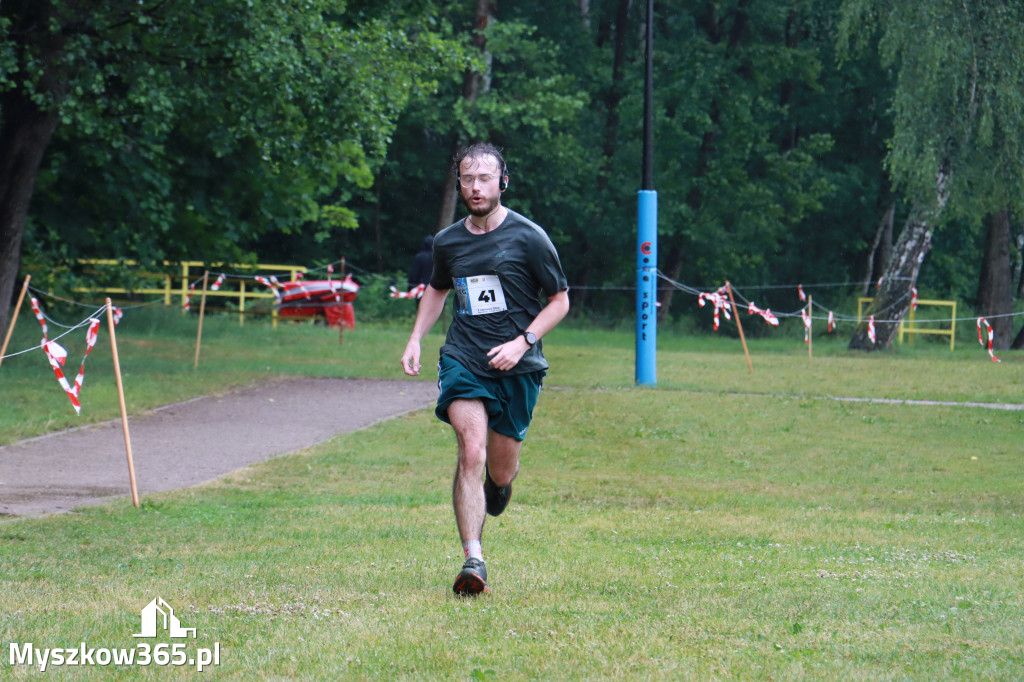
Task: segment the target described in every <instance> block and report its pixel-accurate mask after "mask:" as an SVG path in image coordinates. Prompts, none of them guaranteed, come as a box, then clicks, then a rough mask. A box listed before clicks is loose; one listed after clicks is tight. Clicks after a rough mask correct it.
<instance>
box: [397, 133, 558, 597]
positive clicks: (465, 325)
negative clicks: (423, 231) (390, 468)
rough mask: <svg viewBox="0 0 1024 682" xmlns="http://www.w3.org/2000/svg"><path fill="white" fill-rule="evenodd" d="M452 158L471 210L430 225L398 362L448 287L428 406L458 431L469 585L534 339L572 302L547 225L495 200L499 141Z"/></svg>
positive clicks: (532, 362) (538, 363) (503, 170)
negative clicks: (433, 230)
mask: <svg viewBox="0 0 1024 682" xmlns="http://www.w3.org/2000/svg"><path fill="white" fill-rule="evenodd" d="M454 170H455V173H456V175H457V178H458V186H459V195H460V197H461V198H462V201H463V203H464V204H465V206H466V209H467V210H468V212H469V215H468V216H466V218H464V219H462V220H460V221H459V222H457V223H455V224H454V225H451V226H449V227H447V228H445V229H444V230H442V231H441V232H439V233H438V234H437V235H436V236H435V237H434V245H433V273H432V275H431V278H430V284H429V285H428V286H427V287H426V290H425V292H424V294H423V298H422V299H421V301H420V307H419V311H418V313H417V315H416V322H415V323H414V325H413V330H412V334H411V335H410V337H409V342H408V344H407V345H406V347H405V352H404V353H403V355H402V368H403V370H404V371H405V373H406V374H408V375H410V376H415V375H418V374H419V372H420V367H421V365H420V342H421V340H422V339H423V337H424V336H425V335H426V333H427V332H428V331H429V330H430V328H431V327H432V326H433V325H434V323H435V322H436V321H437V318H438V317H439V316H440V314H441V311H442V309H443V308H444V305H445V300H446V299H447V297H448V291H449V290H450V289H455V293H456V300H455V304H454V313H453V315H452V322H451V324H450V325H449V327H448V333H447V336H446V338H445V343H444V345H443V346H441V350H440V362H439V363H438V376H439V378H438V386H439V388H440V390H441V393H440V395H439V396H438V399H437V408H436V410H435V414H436V415H437V417H438V418H439V419H441V420H442V421H445V422H447V423H449V424H451V426H452V429H453V430H454V432H455V436H456V440H457V443H458V461H457V464H456V467H455V480H454V482H453V484H452V505H453V507H454V509H455V522H456V525H457V526H458V531H459V535H460V537H461V540H462V547H463V552H464V554H465V563H464V564H463V566H462V570H461V571H460V572H459V574H458V576H457V577H456V579H455V584H454V585H453V586H452V589H453V591H454V592H455V593H456V594H458V595H476V594H479V593H480V592H489V591H490V588H489V587H488V585H487V567H486V565H485V563H484V556H483V549H482V547H481V539H482V536H483V527H484V519H485V518H486V515H485V512H486V513H487V514H491V515H492V516H497V515H499V514H501V513H502V512H503V511H504V510H505V507H506V505H507V504H508V501H509V499H510V498H511V496H512V481H513V480H514V479H515V477H516V474H517V473H518V472H519V451H520V448H521V446H522V442H523V439H524V438H525V437H526V431H527V428H528V427H529V425H530V420H531V419H532V417H533V408H534V406H535V405H536V403H537V396H538V395H539V393H540V388H541V380H542V379H543V378H544V375H545V374H546V370H547V369H548V363H547V361H546V360H545V359H544V354H543V352H542V349H541V342H540V339H541V338H542V337H543V336H544V335H545V334H547V333H548V332H549V331H551V330H552V329H553V328H554V327H555V325H557V324H558V323H559V322H560V321H561V320H562V318H563V317H565V315H566V313H567V312H568V311H569V295H568V284H567V283H566V279H565V273H564V272H563V271H562V265H561V262H560V261H559V258H558V253H557V252H556V251H555V247H554V245H552V243H551V240H550V239H549V238H548V236H547V234H546V233H545V232H544V230H543V229H542V228H541V227H539V226H538V225H536V224H534V223H532V222H530V221H529V220H527V219H526V218H525V217H523V216H522V215H520V214H518V213H516V212H515V211H512V210H510V209H508V208H506V207H505V206H503V205H502V203H501V194H502V192H504V191H505V189H506V188H507V187H508V180H509V177H508V169H507V167H506V165H505V159H504V157H503V156H502V154H501V152H500V151H499V150H498V149H497V148H496V147H494V146H493V145H490V144H485V143H482V144H475V145H472V146H469V147H467V148H465V149H463V150H462V151H461V152H460V153H458V154H457V155H456V157H455V169H454ZM541 296H543V298H544V299H546V301H547V302H546V303H545V304H544V305H542V304H541V302H540V301H541Z"/></svg>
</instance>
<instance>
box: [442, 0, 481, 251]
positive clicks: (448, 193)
mask: <svg viewBox="0 0 1024 682" xmlns="http://www.w3.org/2000/svg"><path fill="white" fill-rule="evenodd" d="M493 16H494V12H493V7H492V6H491V2H490V0H477V2H476V21H475V22H474V28H473V45H474V46H475V47H476V48H477V49H479V50H480V51H481V52H482V53H483V54H484V60H485V61H486V62H487V70H486V71H485V73H482V74H480V73H477V72H476V71H467V72H466V74H465V76H464V77H463V79H462V98H463V99H464V100H466V101H467V102H470V103H473V102H476V98H477V97H478V96H479V95H480V94H482V93H486V92H487V91H488V90H490V89H491V54H490V53H489V52H487V38H486V36H484V34H483V30H484V29H485V28H487V24H488V23H490V21H491V18H492V17H493ZM464 141H465V139H464V138H463V137H462V134H461V132H460V133H458V138H457V139H456V142H455V147H454V149H453V150H452V156H453V157H454V155H455V154H457V153H458V152H459V150H460V149H461V148H462V145H463V143H464ZM458 206H459V187H458V185H457V184H456V180H455V173H452V172H449V173H448V179H447V180H445V183H444V195H443V196H442V197H441V210H440V212H439V213H438V216H437V229H435V230H434V231H435V232H440V231H441V230H443V229H444V228H446V227H448V226H449V225H451V224H452V223H454V222H455V211H456V210H457V209H458Z"/></svg>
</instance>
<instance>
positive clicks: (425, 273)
mask: <svg viewBox="0 0 1024 682" xmlns="http://www.w3.org/2000/svg"><path fill="white" fill-rule="evenodd" d="M433 249H434V237H433V236H432V235H427V236H426V237H424V238H423V243H422V244H421V245H420V250H419V251H417V252H416V255H415V256H413V259H412V265H411V266H410V267H409V288H408V291H412V290H413V288H415V287H417V286H419V285H420V284H422V285H423V286H424V287H426V285H427V284H430V273H431V272H433V268H434V258H433Z"/></svg>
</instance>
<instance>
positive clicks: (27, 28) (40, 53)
mask: <svg viewBox="0 0 1024 682" xmlns="http://www.w3.org/2000/svg"><path fill="white" fill-rule="evenodd" d="M15 13H16V14H17V16H16V17H14V19H13V26H12V29H11V30H10V33H9V35H11V36H14V37H15V38H16V39H17V40H18V41H19V46H18V48H17V54H18V55H21V56H22V59H24V56H25V55H26V54H31V55H32V57H34V58H36V59H38V61H39V63H40V64H42V65H43V73H42V76H41V78H40V80H39V91H40V92H41V93H43V94H44V95H45V96H47V97H49V98H50V99H51V100H52V101H54V102H57V101H59V100H60V99H61V98H62V97H63V95H64V92H65V91H66V82H65V79H64V78H63V75H62V74H61V72H60V70H59V59H60V55H61V51H62V49H63V46H64V42H65V38H64V37H62V36H61V34H60V33H59V32H54V33H51V32H50V31H49V29H48V28H47V27H48V26H49V23H50V21H51V20H52V18H53V14H54V7H53V5H52V4H51V3H50V2H49V1H48V0H35V2H27V3H24V4H22V5H21V9H20V11H18V10H15ZM19 66H20V67H21V68H22V69H28V68H29V67H28V66H27V65H26V64H24V63H22V64H20V65H19ZM34 68H38V67H34ZM0 112H3V116H2V119H3V120H2V125H0V333H5V332H6V329H7V321H8V316H9V313H10V302H11V298H12V296H13V294H14V286H15V282H16V281H17V279H18V268H19V265H20V262H21V241H22V235H23V233H24V231H25V218H26V216H27V215H28V208H29V204H30V202H31V200H32V194H33V192H34V191H35V186H36V178H37V177H38V175H39V166H40V164H41V163H42V160H43V154H44V152H45V151H46V148H47V147H48V146H49V144H50V140H51V139H52V138H53V133H54V131H55V130H56V129H57V122H58V120H59V119H58V116H57V111H56V107H55V106H53V107H51V108H50V109H49V110H44V109H42V108H40V106H39V105H38V104H37V103H36V101H35V100H33V98H32V97H31V96H30V95H29V94H27V93H25V92H23V91H21V90H19V89H12V90H7V91H6V92H4V93H3V94H2V95H0Z"/></svg>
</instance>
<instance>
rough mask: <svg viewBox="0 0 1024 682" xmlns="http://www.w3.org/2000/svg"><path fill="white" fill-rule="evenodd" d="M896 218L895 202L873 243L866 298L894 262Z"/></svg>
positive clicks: (883, 219) (884, 217) (865, 277)
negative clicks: (893, 240) (893, 249)
mask: <svg viewBox="0 0 1024 682" xmlns="http://www.w3.org/2000/svg"><path fill="white" fill-rule="evenodd" d="M895 216H896V202H893V203H891V204H889V208H888V209H886V211H885V215H883V216H882V219H881V220H880V221H879V222H878V229H877V230H876V231H875V239H874V241H873V242H872V243H871V251H870V252H869V253H868V262H867V266H866V267H865V268H864V288H863V295H864V296H867V295H868V292H869V291H870V290H871V284H872V283H873V282H874V281H875V280H877V279H878V277H880V276H881V275H882V274H883V273H884V272H885V269H886V268H888V267H889V263H890V261H891V260H892V227H893V222H894V218H895Z"/></svg>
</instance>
